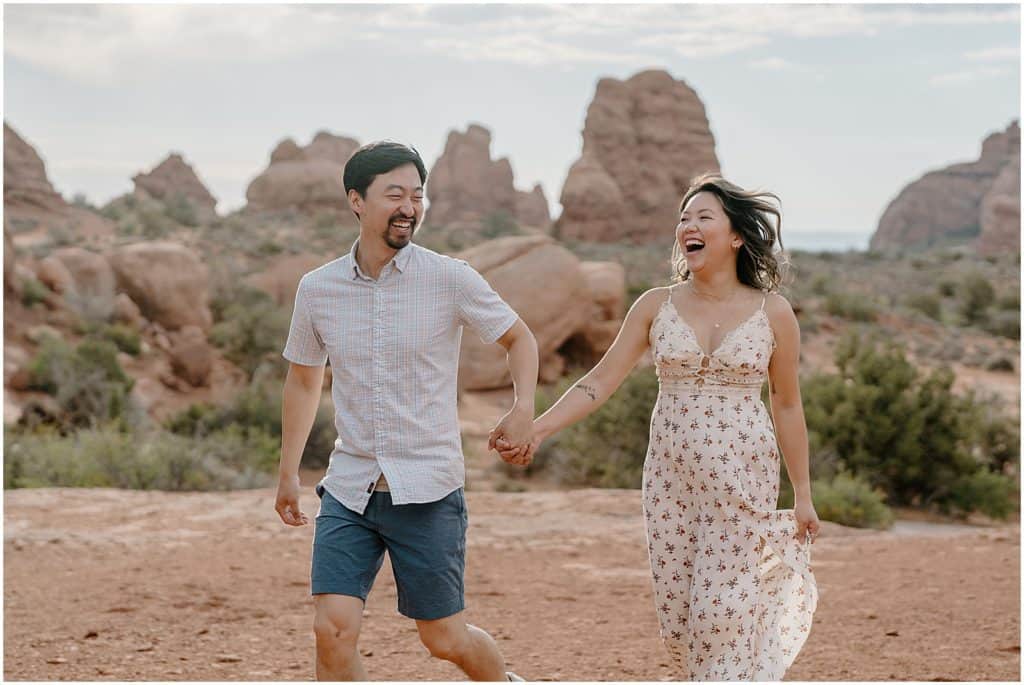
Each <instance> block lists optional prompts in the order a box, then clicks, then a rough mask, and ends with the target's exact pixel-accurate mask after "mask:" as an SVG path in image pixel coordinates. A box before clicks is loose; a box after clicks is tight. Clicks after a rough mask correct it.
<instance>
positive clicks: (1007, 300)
mask: <svg viewBox="0 0 1024 685" xmlns="http://www.w3.org/2000/svg"><path fill="white" fill-rule="evenodd" d="M996 306H997V307H998V308H999V309H1005V310H1008V311H1011V312H1018V313H1019V312H1020V293H1010V294H1009V295H1004V296H1003V297H1000V298H999V301H998V302H996Z"/></svg>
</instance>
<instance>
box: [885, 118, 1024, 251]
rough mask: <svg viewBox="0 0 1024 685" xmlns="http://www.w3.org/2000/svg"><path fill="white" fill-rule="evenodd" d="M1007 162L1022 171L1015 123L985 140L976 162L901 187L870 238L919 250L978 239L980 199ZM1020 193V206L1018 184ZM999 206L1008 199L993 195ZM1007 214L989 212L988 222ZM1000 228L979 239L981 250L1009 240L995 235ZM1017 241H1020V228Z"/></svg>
mask: <svg viewBox="0 0 1024 685" xmlns="http://www.w3.org/2000/svg"><path fill="white" fill-rule="evenodd" d="M1009 164H1015V165H1016V166H1017V168H1018V171H1017V173H1018V174H1019V173H1020V171H1019V167H1020V126H1019V125H1018V123H1017V122H1016V121H1014V122H1013V123H1012V124H1010V126H1009V127H1008V128H1007V129H1006V131H1003V132H1001V133H993V134H992V135H990V136H989V137H988V138H986V139H985V141H984V143H982V149H981V156H980V157H979V158H978V160H977V161H974V162H967V163H962V164H953V165H951V166H948V167H946V168H944V169H939V170H937V171H932V172H929V173H926V174H925V175H924V176H922V177H921V178H919V179H918V180H916V181H914V182H913V183H911V184H910V185H908V186H907V187H905V188H904V189H903V190H901V191H900V193H899V195H897V196H896V198H895V199H894V200H893V201H892V202H891V203H889V206H888V207H886V209H885V212H884V213H883V214H882V218H881V219H880V220H879V222H878V228H877V229H876V230H875V234H874V235H873V236H872V237H871V248H872V249H874V250H891V249H909V250H915V249H923V248H927V247H929V246H931V245H936V244H939V243H942V242H961V243H963V242H969V241H971V240H973V239H974V238H976V237H978V236H979V234H980V233H981V231H982V201H983V200H984V199H985V196H986V195H987V194H988V193H989V191H990V190H991V189H992V187H993V185H994V184H995V182H996V178H997V177H998V176H999V175H1000V173H1001V172H1002V170H1003V169H1004V167H1006V166H1007V165H1009ZM1008 173H1012V171H1011V172H1008ZM1016 197H1017V200H1016V201H1017V203H1018V206H1019V202H1020V193H1019V186H1018V189H1017V194H1016ZM1010 201H1012V200H1010ZM996 205H1000V206H1002V205H1005V202H1001V201H997V200H996V199H993V201H992V207H993V208H994V207H995V206H996ZM1004 213H1005V212H1003V211H1002V210H999V211H997V212H996V213H995V214H990V221H991V220H992V219H991V217H994V216H996V215H997V214H998V215H1000V216H1002V215H1003V214H1004ZM997 223H998V222H997ZM993 231H995V233H994V234H993V233H992V232H993ZM1001 231H1002V229H1000V228H996V227H995V225H994V224H993V226H992V227H990V229H989V233H990V236H989V237H987V238H985V239H984V240H983V241H981V244H979V249H986V247H985V246H991V245H996V244H1006V242H1005V240H1003V239H1000V238H994V237H993V236H994V235H1002V233H1001ZM1017 241H1018V242H1017V244H1018V245H1019V230H1018V237H1017Z"/></svg>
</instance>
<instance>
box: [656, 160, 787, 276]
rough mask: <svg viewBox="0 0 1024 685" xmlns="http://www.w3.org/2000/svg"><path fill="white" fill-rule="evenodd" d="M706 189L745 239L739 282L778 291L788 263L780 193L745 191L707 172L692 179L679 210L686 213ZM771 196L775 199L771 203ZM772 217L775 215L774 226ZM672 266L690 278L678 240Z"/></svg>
mask: <svg viewBox="0 0 1024 685" xmlns="http://www.w3.org/2000/svg"><path fill="white" fill-rule="evenodd" d="M703 192H706V193H713V194H714V195H715V197H717V198H718V201H719V202H721V203H722V208H723V209H724V210H725V215H726V216H728V217H729V223H730V224H732V230H733V231H735V232H736V234H737V235H739V236H740V238H742V239H743V245H742V246H741V247H740V249H739V252H738V253H737V254H736V276H737V277H738V278H739V280H740V283H743V284H744V285H749V286H750V287H752V288H757V289H758V290H761V291H765V292H772V291H775V290H777V289H778V287H779V284H780V283H781V281H782V268H783V266H785V257H784V253H782V213H781V212H780V211H779V206H780V205H781V201H780V200H779V196H778V195H776V194H775V193H769V192H767V191H763V190H744V189H743V188H740V187H739V186H738V185H736V184H735V183H730V182H729V181H726V180H725V179H724V178H722V177H721V176H720V175H719V174H714V173H706V174H701V175H700V176H697V177H696V178H694V179H693V180H692V181H691V182H690V187H689V188H687V190H686V194H685V195H683V201H682V202H680V203H679V213H680V214H682V213H683V208H684V207H686V203H687V202H689V201H690V199H691V198H692V197H693V196H694V195H696V194H697V193H703ZM770 199H774V200H775V202H774V203H772V202H770V201H769V200H770ZM771 217H775V223H774V225H773V224H772V221H771ZM776 245H778V249H776ZM672 268H673V270H674V271H675V273H676V280H677V281H685V280H687V279H688V278H689V277H690V270H689V269H688V268H687V266H686V253H685V252H684V251H683V250H681V249H680V247H679V241H678V240H676V241H675V243H674V245H673V247H672Z"/></svg>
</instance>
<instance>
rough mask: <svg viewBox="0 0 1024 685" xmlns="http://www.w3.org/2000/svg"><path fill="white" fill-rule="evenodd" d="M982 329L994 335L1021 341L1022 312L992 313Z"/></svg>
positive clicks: (1004, 311) (1000, 311) (1004, 310)
mask: <svg viewBox="0 0 1024 685" xmlns="http://www.w3.org/2000/svg"><path fill="white" fill-rule="evenodd" d="M982 328H984V329H985V330H986V331H988V332H989V333H992V334H993V335H998V336H1002V337H1004V338H1009V339H1010V340H1020V311H1019V310H1016V309H1001V310H998V311H995V312H991V313H989V314H988V316H987V317H986V319H985V321H984V323H983V324H982Z"/></svg>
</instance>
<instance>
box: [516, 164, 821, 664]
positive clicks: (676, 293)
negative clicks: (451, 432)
mask: <svg viewBox="0 0 1024 685" xmlns="http://www.w3.org/2000/svg"><path fill="white" fill-rule="evenodd" d="M768 198H775V199H776V200H777V199H778V198H777V197H776V196H775V195H773V194H771V193H758V192H749V191H745V190H743V189H742V188H740V187H738V186H736V185H734V184H732V183H730V182H728V181H726V180H724V179H723V178H721V177H720V176H717V175H710V174H706V175H704V176H701V177H698V178H697V179H695V180H694V182H693V183H692V185H691V186H690V188H689V189H688V190H687V192H686V195H685V196H684V197H683V201H682V203H681V205H680V212H681V215H680V221H679V225H678V226H676V243H675V246H674V249H673V264H674V267H675V270H676V273H677V279H676V283H675V284H674V285H672V286H671V287H667V288H665V287H662V288H653V289H652V290H649V291H647V292H646V293H644V294H643V295H642V296H641V297H640V298H639V299H638V300H637V301H636V303H635V304H634V305H633V307H632V308H631V309H630V311H629V313H628V314H627V315H626V319H625V321H624V322H623V325H622V329H621V330H620V331H619V334H618V337H617V338H616V339H615V342H614V343H613V344H612V347H611V348H610V349H609V350H608V352H607V353H606V354H605V356H604V357H603V358H602V359H601V361H600V362H599V363H598V365H597V366H596V367H594V369H593V370H592V371H590V373H588V374H587V375H586V376H584V377H583V378H582V379H581V380H580V381H579V383H577V384H576V385H575V386H574V387H573V388H572V389H570V390H569V391H567V392H566V393H565V395H563V396H562V398H561V399H560V400H559V401H558V402H557V403H556V404H555V405H554V406H553V407H551V409H549V410H548V411H547V412H545V413H544V414H543V415H542V416H540V417H539V418H538V419H537V420H536V422H535V424H534V428H535V438H534V440H533V442H532V443H531V444H530V445H529V447H524V448H523V450H525V451H523V452H521V453H520V452H516V451H515V450H514V449H507V450H505V452H504V454H506V455H507V456H508V457H510V458H512V459H519V460H520V461H526V460H528V459H529V458H530V457H531V456H532V453H533V451H534V450H535V449H536V448H537V446H538V445H539V444H540V442H541V441H543V440H544V439H545V438H547V437H548V436H550V435H552V434H554V433H557V432H558V431H559V430H561V429H563V428H565V427H566V426H568V425H570V424H572V423H575V422H576V421H579V420H580V419H582V418H584V417H585V416H587V415H588V414H590V413H591V412H593V411H594V410H595V409H597V408H598V407H600V406H601V404H603V403H604V402H605V400H607V399H608V397H609V396H610V395H611V394H612V393H613V392H614V391H615V390H616V388H618V387H619V385H620V384H621V383H622V381H623V379H624V378H625V377H626V375H627V374H628V373H629V372H630V371H631V370H632V369H633V367H634V365H635V364H636V362H637V361H638V360H639V359H640V356H641V355H642V354H643V352H644V351H645V350H646V349H647V347H648V345H650V347H651V350H652V354H653V357H654V362H655V366H656V370H657V374H658V379H659V385H660V391H659V394H658V400H657V404H656V406H655V407H654V415H653V416H652V418H651V433H650V443H649V446H648V450H647V456H646V461H645V463H644V477H643V505H644V516H645V518H646V529H647V540H648V550H649V552H650V560H651V570H652V573H653V578H654V595H655V604H656V608H657V613H658V618H659V620H660V622H661V637H662V639H663V640H664V641H665V644H666V645H667V647H668V649H669V651H670V653H671V654H672V656H673V658H674V660H675V662H676V664H677V665H678V666H679V667H680V670H681V672H680V674H679V676H680V677H681V678H683V679H687V680H779V679H781V678H782V676H783V674H784V673H785V671H786V669H787V668H788V667H789V666H790V664H792V662H793V660H794V659H795V657H796V654H797V652H798V651H799V650H800V647H801V646H802V645H803V643H804V641H805V640H806V638H807V634H808V632H809V630H810V625H811V616H812V614H813V612H814V609H815V605H816V604H817V588H816V585H815V581H814V576H813V574H812V572H811V566H810V547H809V544H810V542H812V541H813V539H814V537H815V536H816V535H817V533H818V517H817V514H816V513H815V511H814V505H813V504H812V503H811V492H810V482H809V474H808V447H807V428H806V425H805V423H804V415H803V408H802V406H801V400H800V388H799V385H798V380H797V364H798V360H799V356H800V331H799V328H798V326H797V321H796V317H795V316H794V314H793V310H792V308H791V307H790V305H789V303H788V302H787V301H786V300H785V299H784V298H783V297H781V296H780V295H778V294H776V293H775V292H774V291H775V290H776V289H777V287H778V285H779V280H780V270H779V264H778V262H777V259H776V256H775V254H774V252H773V247H774V246H775V244H776V243H777V242H779V244H780V245H781V242H780V241H779V240H778V230H777V229H776V228H773V226H772V223H771V222H770V220H769V219H770V217H772V216H774V217H775V219H776V224H777V225H779V224H780V223H781V216H780V214H779V211H778V209H776V207H775V206H774V205H773V204H772V203H770V202H768ZM766 377H767V378H768V380H769V389H770V397H771V407H772V417H773V419H774V426H775V427H774V430H773V427H772V422H771V421H769V418H768V416H767V412H766V411H765V408H764V405H763V404H762V402H761V400H760V389H761V385H762V383H763V381H764V379H765V378H766ZM776 435H777V436H778V441H777V442H776ZM499 445H500V442H499ZM504 446H505V447H509V446H508V445H507V444H506V445H504ZM780 449H781V452H782V454H783V455H784V457H785V460H786V468H787V472H788V473H789V475H790V480H791V481H792V483H793V488H794V493H795V506H794V509H792V510H784V511H777V510H776V504H777V500H778V493H779V450H780Z"/></svg>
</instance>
